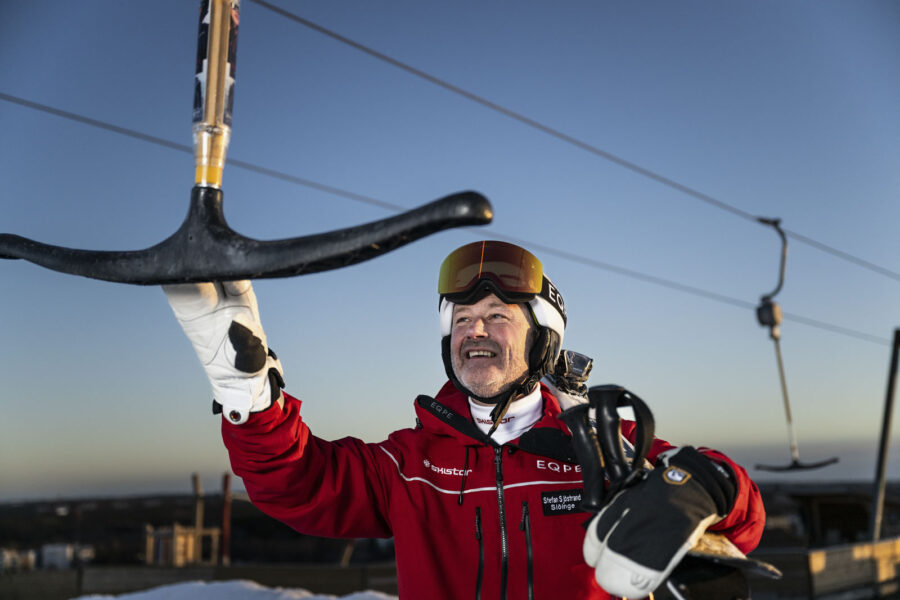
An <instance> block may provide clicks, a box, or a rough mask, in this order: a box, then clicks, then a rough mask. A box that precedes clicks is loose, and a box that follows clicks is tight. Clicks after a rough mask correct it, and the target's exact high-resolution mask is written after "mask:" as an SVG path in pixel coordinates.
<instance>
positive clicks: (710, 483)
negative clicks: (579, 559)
mask: <svg viewBox="0 0 900 600" xmlns="http://www.w3.org/2000/svg"><path fill="white" fill-rule="evenodd" d="M736 495H737V486H736V483H735V478H734V475H733V474H732V473H731V471H730V469H728V468H727V467H725V466H722V465H720V464H718V463H715V462H713V461H711V460H709V459H708V458H706V457H705V456H703V455H702V454H700V453H699V452H698V451H697V450H695V449H694V448H693V447H691V446H683V447H681V448H676V449H673V450H669V451H668V452H664V453H663V454H660V456H659V458H658V459H657V468H656V469H655V470H653V471H650V472H649V473H648V474H647V475H646V477H645V478H644V479H643V480H642V481H640V482H639V483H637V484H635V485H633V486H631V487H628V488H626V489H625V490H623V491H622V492H620V493H619V494H618V495H616V496H615V497H614V498H613V499H612V501H611V502H610V503H609V504H607V505H606V506H605V507H604V508H603V510H602V511H600V512H599V513H598V514H597V516H595V517H594V518H593V519H592V520H591V521H590V524H589V525H588V530H587V534H586V536H585V539H584V559H585V561H587V563H588V564H589V565H591V566H592V567H594V569H595V571H594V572H595V576H596V578H597V583H599V584H600V586H601V587H602V588H603V589H605V590H606V591H607V592H609V593H611V594H614V595H617V596H623V597H627V598H643V597H645V596H647V595H648V594H650V593H651V592H653V590H655V589H656V588H657V587H659V586H660V585H661V584H662V583H663V582H664V581H665V580H666V578H667V577H668V576H669V574H671V572H672V570H673V569H674V568H675V566H676V565H678V563H679V562H680V561H681V558H682V557H683V556H684V555H685V553H686V552H687V551H688V550H689V549H690V548H691V547H692V546H693V545H694V544H695V543H696V542H697V539H699V538H700V536H702V535H703V533H704V532H705V531H706V528H707V527H709V526H710V525H712V524H713V523H715V522H717V521H719V520H721V518H723V517H724V516H725V515H727V514H728V513H729V512H730V511H731V507H732V505H733V504H734V500H735V497H736Z"/></svg>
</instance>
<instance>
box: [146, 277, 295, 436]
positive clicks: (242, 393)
mask: <svg viewBox="0 0 900 600" xmlns="http://www.w3.org/2000/svg"><path fill="white" fill-rule="evenodd" d="M162 287H163V291H164V292H165V294H166V298H168V300H169V305H170V306H171V307H172V311H173V312H174V313H175V317H176V318H177V319H178V322H179V323H180V324H181V328H182V329H183V330H184V333H185V334H186V335H187V337H188V339H190V340H191V343H192V344H193V345H194V350H195V351H196V352H197V356H198V357H199V358H200V362H201V363H203V368H204V369H205V370H206V375H207V377H209V382H210V384H212V390H213V398H214V399H215V401H216V402H217V403H218V404H219V405H221V408H222V412H223V413H224V415H225V418H226V419H227V420H228V421H229V422H231V423H234V424H235V425H239V424H241V423H244V422H246V421H247V419H248V418H249V416H250V413H251V412H257V411H261V410H265V409H266V408H268V407H269V406H271V405H272V402H274V401H277V400H278V399H280V397H281V387H283V386H284V381H283V380H282V377H281V375H282V370H281V363H280V362H279V361H278V358H277V357H276V356H275V353H274V352H272V351H271V350H269V348H268V346H267V345H266V334H265V332H263V328H262V323H260V320H259V309H258V308H257V305H256V294H254V293H253V286H252V285H251V284H250V282H249V281H231V282H224V283H196V284H195V283H187V284H178V285H164V286H162Z"/></svg>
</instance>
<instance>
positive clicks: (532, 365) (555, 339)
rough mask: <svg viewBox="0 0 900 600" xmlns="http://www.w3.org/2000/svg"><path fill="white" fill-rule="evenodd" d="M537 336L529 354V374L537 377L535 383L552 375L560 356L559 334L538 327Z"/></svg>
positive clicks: (546, 328)
mask: <svg viewBox="0 0 900 600" xmlns="http://www.w3.org/2000/svg"><path fill="white" fill-rule="evenodd" d="M535 331H536V333H537V335H536V336H535V338H534V340H533V341H532V343H531V352H529V353H528V372H529V374H530V375H532V376H535V375H536V376H537V377H536V378H535V382H537V381H540V379H541V378H542V377H543V376H544V375H547V374H548V373H552V372H553V369H554V367H555V366H556V358H557V356H559V349H560V345H561V343H560V339H559V334H558V333H556V332H555V331H554V330H552V329H550V328H549V327H540V326H538V327H536V328H535Z"/></svg>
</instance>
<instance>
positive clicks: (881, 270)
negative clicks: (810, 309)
mask: <svg viewBox="0 0 900 600" xmlns="http://www.w3.org/2000/svg"><path fill="white" fill-rule="evenodd" d="M249 1H250V2H252V3H254V4H258V5H259V6H262V7H263V8H266V9H268V10H270V11H272V12H274V13H277V14H279V15H281V16H282V17H284V18H286V19H289V20H291V21H294V22H296V23H299V24H300V25H303V26H304V27H308V28H309V29H312V30H314V31H317V32H319V33H321V34H323V35H326V36H328V37H330V38H332V39H334V40H337V41H339V42H341V43H342V44H346V45H348V46H351V47H353V48H356V49H357V50H359V51H361V52H364V53H366V54H368V55H370V56H372V57H374V58H377V59H378V60H381V61H383V62H386V63H388V64H390V65H393V66H395V67H397V68H398V69H402V70H404V71H406V72H407V73H410V74H412V75H415V76H416V77H419V78H420V79H424V80H425V81H428V82H430V83H433V84H434V85H437V86H439V87H442V88H444V89H445V90H448V91H450V92H452V93H454V94H457V95H459V96H462V97H464V98H467V99H469V100H471V101H473V102H476V103H477V104H480V105H482V106H484V107H486V108H489V109H490V110H493V111H495V112H498V113H500V114H503V115H506V116H507V117H509V118H511V119H514V120H516V121H519V122H520V123H523V124H525V125H527V126H529V127H532V128H534V129H537V130H539V131H542V132H544V133H546V134H547V135H550V136H552V137H555V138H557V139H559V140H562V141H564V142H566V143H568V144H571V145H573V146H576V147H578V148H580V149H582V150H584V151H586V152H589V153H591V154H594V155H595V156H599V157H600V158H603V159H604V160H607V161H609V162H612V163H614V164H616V165H619V166H620V167H622V168H625V169H628V170H629V171H632V172H634V173H637V174H638V175H641V176H642V177H646V178H648V179H651V180H653V181H656V182H657V183H660V184H662V185H664V186H666V187H669V188H672V189H674V190H677V191H679V192H681V193H683V194H685V195H687V196H690V197H692V198H695V199H697V200H700V201H701V202H705V203H706V204H709V205H711V206H714V207H716V208H718V209H720V210H724V211H726V212H729V213H731V214H733V215H735V216H737V217H741V218H742V219H746V220H748V221H752V222H754V223H757V222H758V221H757V220H756V219H757V218H756V215H752V214H750V213H748V212H747V211H745V210H742V209H740V208H738V207H736V206H732V205H731V204H728V203H727V202H723V201H722V200H719V199H717V198H713V197H712V196H710V195H709V194H704V193H703V192H701V191H699V190H696V189H694V188H692V187H689V186H687V185H684V184H682V183H679V182H677V181H675V180H673V179H670V178H668V177H666V176H664V175H661V174H659V173H657V172H655V171H651V170H650V169H647V168H645V167H642V166H640V165H638V164H636V163H633V162H631V161H629V160H626V159H624V158H622V157H621V156H617V155H615V154H612V153H611V152H607V151H606V150H602V149H601V148H598V147H597V146H594V145H593V144H589V143H588V142H585V141H583V140H580V139H578V138H576V137H573V136H571V135H568V134H566V133H563V132H562V131H560V130H558V129H554V128H553V127H550V126H549V125H545V124H543V123H540V122H539V121H535V120H534V119H531V118H529V117H526V116H525V115H523V114H521V113H518V112H516V111H514V110H512V109H510V108H507V107H505V106H502V105H500V104H497V103H495V102H491V101H490V100H488V99H487V98H484V97H482V96H479V95H477V94H474V93H472V92H470V91H468V90H465V89H463V88H461V87H458V86H456V85H453V84H452V83H450V82H448V81H445V80H443V79H440V78H439V77H436V76H434V75H431V74H429V73H426V72H425V71H422V70H420V69H417V68H415V67H413V66H411V65H408V64H406V63H404V62H401V61H399V60H397V59H396V58H392V57H390V56H388V55H386V54H383V53H381V52H379V51H377V50H375V49H373V48H370V47H368V46H365V45H363V44H360V43H359V42H356V41H354V40H351V39H350V38H347V37H345V36H343V35H341V34H339V33H336V32H334V31H332V30H330V29H326V28H325V27H322V26H321V25H319V24H317V23H314V22H312V21H310V20H308V19H304V18H303V17H301V16H299V15H297V14H295V13H292V12H290V11H288V10H285V9H283V8H280V7H278V6H275V5H274V4H272V3H270V2H266V1H265V0H249ZM784 232H785V234H786V235H787V236H788V237H790V238H793V239H795V240H797V241H798V242H800V243H803V244H806V245H808V246H812V247H813V248H816V249H817V250H821V251H822V252H825V253H827V254H831V255H832V256H835V257H837V258H840V259H842V260H845V261H847V262H850V263H852V264H855V265H857V266H859V267H862V268H864V269H868V270H870V271H872V272H875V273H878V274H879V275H883V276H885V277H889V278H891V279H893V280H895V281H900V273H898V272H897V271H893V270H891V269H888V268H885V267H882V266H880V265H877V264H875V263H873V262H871V261H868V260H866V259H864V258H859V257H858V256H854V255H852V254H850V253H848V252H844V251H843V250H839V249H837V248H834V247H833V246H829V245H828V244H825V243H822V242H819V241H816V240H814V239H812V238H810V237H808V236H805V235H803V234H800V233H797V232H794V231H791V230H788V229H785V230H784Z"/></svg>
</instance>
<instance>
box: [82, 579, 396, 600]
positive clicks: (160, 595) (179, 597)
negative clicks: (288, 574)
mask: <svg viewBox="0 0 900 600" xmlns="http://www.w3.org/2000/svg"><path fill="white" fill-rule="evenodd" d="M101 598H116V599H118V600H297V599H300V598H302V599H303V600H337V598H338V597H337V596H331V595H327V594H326V595H322V594H313V593H311V592H308V591H306V590H301V589H296V588H293V589H292V588H267V587H265V586H262V585H259V584H258V583H256V582H254V581H211V582H205V581H190V582H187V583H177V584H174V585H164V586H160V587H157V588H153V589H149V590H144V591H142V592H133V593H130V594H122V595H120V596H109V595H103V594H92V595H89V596H79V597H78V598H76V599H74V600H98V599H101ZM396 598H397V597H396V596H389V595H387V594H383V593H381V592H372V591H367V592H355V593H353V594H350V595H349V596H341V597H340V600H395V599H396Z"/></svg>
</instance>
